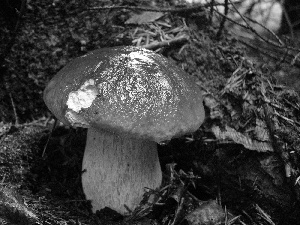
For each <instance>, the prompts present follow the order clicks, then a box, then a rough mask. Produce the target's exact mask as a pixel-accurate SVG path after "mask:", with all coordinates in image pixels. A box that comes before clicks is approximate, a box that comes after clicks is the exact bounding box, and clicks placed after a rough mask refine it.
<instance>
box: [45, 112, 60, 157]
mask: <svg viewBox="0 0 300 225" xmlns="http://www.w3.org/2000/svg"><path fill="white" fill-rule="evenodd" d="M57 121H58V120H57V119H56V118H55V119H54V123H53V126H52V128H51V131H50V134H49V136H48V138H47V142H46V144H45V146H44V150H43V153H42V158H44V155H45V153H46V150H47V147H48V144H49V141H50V138H51V137H52V133H53V130H54V128H55V127H56V125H57Z"/></svg>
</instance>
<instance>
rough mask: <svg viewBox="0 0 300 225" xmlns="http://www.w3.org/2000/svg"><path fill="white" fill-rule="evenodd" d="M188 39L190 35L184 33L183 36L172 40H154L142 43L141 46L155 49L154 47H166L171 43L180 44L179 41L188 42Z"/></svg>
mask: <svg viewBox="0 0 300 225" xmlns="http://www.w3.org/2000/svg"><path fill="white" fill-rule="evenodd" d="M187 41H188V36H187V35H182V36H180V37H178V38H174V39H172V40H165V41H161V42H152V43H150V44H147V45H142V46H141V47H143V48H147V49H152V50H153V49H158V48H162V47H166V46H170V45H174V44H179V43H183V42H187Z"/></svg>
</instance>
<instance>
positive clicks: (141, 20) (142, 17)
mask: <svg viewBox="0 0 300 225" xmlns="http://www.w3.org/2000/svg"><path fill="white" fill-rule="evenodd" d="M163 15H164V14H163V13H162V12H142V13H141V14H134V15H133V16H132V17H131V18H129V19H128V20H127V21H126V22H125V24H145V23H151V22H154V21H155V20H158V19H159V18H161V17H162V16H163Z"/></svg>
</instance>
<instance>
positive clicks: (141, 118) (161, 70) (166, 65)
mask: <svg viewBox="0 0 300 225" xmlns="http://www.w3.org/2000/svg"><path fill="white" fill-rule="evenodd" d="M44 101H45V103H46V105H47V106H48V108H49V109H50V110H51V111H52V113H53V114H54V115H55V116H56V117H57V118H58V119H59V120H60V121H61V122H63V123H64V124H66V125H72V126H75V127H87V128H88V127H90V126H93V127H96V128H99V129H106V130H108V131H112V132H118V133H126V134H129V135H131V136H133V137H137V138H145V139H149V140H153V141H156V142H161V141H165V140H170V139H171V138H173V137H177V136H181V135H183V134H185V133H190V132H194V131H195V130H197V129H198V128H199V126H200V125H201V124H202V122H203V120H204V116H205V113H204V109H203V103H202V95H201V91H200V89H199V87H198V86H197V85H196V84H195V81H194V79H193V78H192V77H191V76H189V75H187V74H186V73H185V72H183V71H182V70H181V69H179V68H178V67H177V66H176V65H175V64H174V63H173V62H171V61H169V60H167V59H166V58H164V57H163V56H161V55H159V54H157V53H155V52H153V51H150V50H146V49H142V48H138V47H132V46H126V47H113V48H103V49H99V50H95V51H92V52H89V53H87V54H86V55H83V56H81V57H78V58H76V59H74V60H72V61H71V62H69V63H68V64H67V65H66V66H65V67H64V68H63V69H61V70H60V71H59V72H58V73H57V75H56V76H54V77H53V78H52V80H51V81H50V82H49V84H48V85H47V87H46V89H45V91H44Z"/></svg>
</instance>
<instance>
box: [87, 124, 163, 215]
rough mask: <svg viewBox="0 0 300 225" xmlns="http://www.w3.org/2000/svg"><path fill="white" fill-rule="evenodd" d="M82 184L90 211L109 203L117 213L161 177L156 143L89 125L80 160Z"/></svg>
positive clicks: (138, 201) (134, 204)
mask: <svg viewBox="0 0 300 225" xmlns="http://www.w3.org/2000/svg"><path fill="white" fill-rule="evenodd" d="M82 169H83V171H84V172H83V174H82V186H83V191H84V193H85V195H86V198H87V199H88V200H91V201H92V202H91V204H92V207H93V212H96V210H100V209H102V208H104V207H106V206H107V207H110V208H111V209H113V210H116V211H117V212H119V213H121V214H126V213H128V211H127V209H126V207H125V205H126V206H127V207H128V208H129V209H130V210H133V209H134V208H135V207H136V206H137V205H138V204H139V203H140V201H141V200H142V197H143V193H144V192H145V189H144V188H145V187H148V188H151V189H155V188H157V187H159V186H160V184H161V180H162V173H161V167H160V164H159V159H158V154H157V145H156V143H155V142H152V141H148V140H141V139H135V138H132V137H128V136H122V135H116V134H114V133H111V132H107V131H103V130H99V129H96V128H93V127H91V128H89V129H88V134H87V142H86V148H85V153H84V157H83V163H82Z"/></svg>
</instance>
